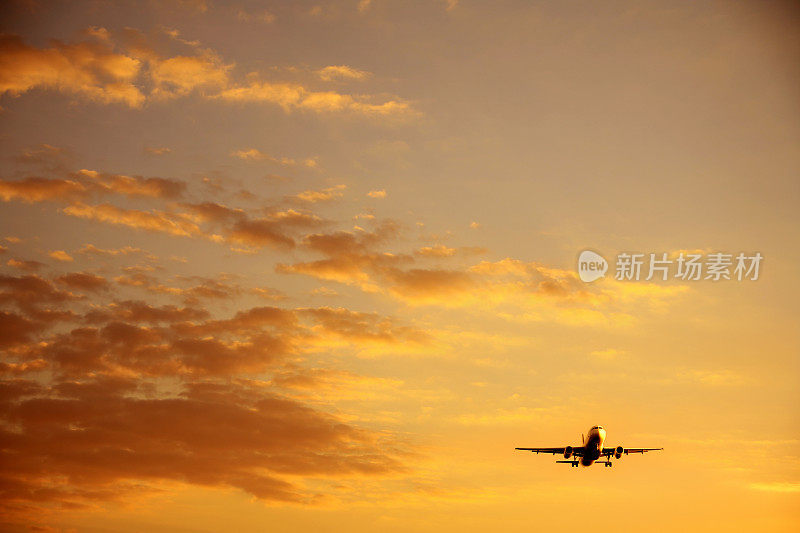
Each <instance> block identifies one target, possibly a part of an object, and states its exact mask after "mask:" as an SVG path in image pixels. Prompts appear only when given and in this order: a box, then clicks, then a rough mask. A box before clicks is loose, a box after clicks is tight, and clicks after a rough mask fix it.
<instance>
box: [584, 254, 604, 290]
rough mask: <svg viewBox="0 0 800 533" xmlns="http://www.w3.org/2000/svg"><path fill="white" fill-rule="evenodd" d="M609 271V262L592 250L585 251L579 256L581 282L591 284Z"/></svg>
mask: <svg viewBox="0 0 800 533" xmlns="http://www.w3.org/2000/svg"><path fill="white" fill-rule="evenodd" d="M607 271H608V261H606V260H605V258H604V257H603V256H602V255H600V254H597V253H595V252H593V251H591V250H584V251H582V252H581V255H580V256H578V276H579V277H580V278H581V281H585V282H586V283H590V282H592V281H595V280H597V279H600V278H602V277H603V276H605V275H606V272H607Z"/></svg>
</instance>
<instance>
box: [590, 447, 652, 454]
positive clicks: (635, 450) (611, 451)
mask: <svg viewBox="0 0 800 533" xmlns="http://www.w3.org/2000/svg"><path fill="white" fill-rule="evenodd" d="M663 449H664V448H622V453H623V454H625V455H628V454H629V453H646V452H657V451H659V450H663ZM616 451H617V449H616V448H603V455H614V454H615V453H616Z"/></svg>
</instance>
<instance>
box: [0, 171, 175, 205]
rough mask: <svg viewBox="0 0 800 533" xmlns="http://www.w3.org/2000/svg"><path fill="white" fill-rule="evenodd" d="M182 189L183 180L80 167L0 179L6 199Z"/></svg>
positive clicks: (71, 198) (171, 194) (155, 194)
mask: <svg viewBox="0 0 800 533" xmlns="http://www.w3.org/2000/svg"><path fill="white" fill-rule="evenodd" d="M185 190H186V183H184V182H182V181H178V180H172V179H165V178H145V177H141V176H124V175H120V174H105V173H101V172H97V171H95V170H86V169H82V170H80V171H78V172H74V173H71V175H70V176H69V178H68V179H66V178H40V177H28V178H25V179H22V180H16V181H5V180H2V181H0V199H2V200H3V201H6V202H9V201H12V200H21V201H23V202H27V203H34V202H44V201H53V202H67V203H68V202H75V201H77V200H80V199H87V198H90V197H95V196H107V195H113V194H119V195H123V196H128V197H151V198H163V199H174V198H178V197H179V196H181V195H182V194H183V192H184V191H185Z"/></svg>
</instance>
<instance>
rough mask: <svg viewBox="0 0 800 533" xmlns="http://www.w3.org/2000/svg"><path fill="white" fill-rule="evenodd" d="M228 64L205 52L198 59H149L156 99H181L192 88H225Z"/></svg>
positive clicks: (178, 57) (177, 57)
mask: <svg viewBox="0 0 800 533" xmlns="http://www.w3.org/2000/svg"><path fill="white" fill-rule="evenodd" d="M231 68H232V65H224V64H223V63H222V61H221V60H220V58H219V57H217V56H216V55H215V54H213V53H211V52H209V51H206V52H203V54H202V55H199V56H175V57H170V58H167V59H163V60H162V59H157V60H152V61H151V64H150V70H149V73H150V78H151V80H152V82H153V84H154V89H153V92H152V95H153V96H154V97H156V98H163V97H168V98H172V97H176V96H185V95H187V94H189V93H190V92H192V91H194V90H196V89H211V90H218V89H219V88H222V87H225V86H227V85H228V72H229V71H230V69H231Z"/></svg>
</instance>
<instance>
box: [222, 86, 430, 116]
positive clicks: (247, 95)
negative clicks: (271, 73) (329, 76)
mask: <svg viewBox="0 0 800 533" xmlns="http://www.w3.org/2000/svg"><path fill="white" fill-rule="evenodd" d="M214 98H218V99H220V100H223V101H228V102H265V103H270V104H275V105H278V106H280V107H282V108H283V109H284V110H285V111H287V112H291V111H313V112H316V113H336V112H348V111H349V112H354V113H357V114H362V115H369V116H399V117H403V116H405V117H412V116H415V115H416V114H417V112H416V111H414V110H413V108H412V107H411V105H410V104H409V103H408V102H406V101H404V100H400V99H390V100H384V101H383V102H380V101H377V102H376V101H375V100H376V98H375V97H369V96H355V95H349V94H342V93H337V92H335V91H322V92H320V91H313V90H310V89H307V88H305V87H303V86H302V85H299V84H296V83H285V82H278V83H275V82H268V81H253V82H251V83H249V84H247V85H239V86H232V87H230V88H228V89H225V90H223V91H222V92H220V93H219V94H217V95H215V96H214Z"/></svg>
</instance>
